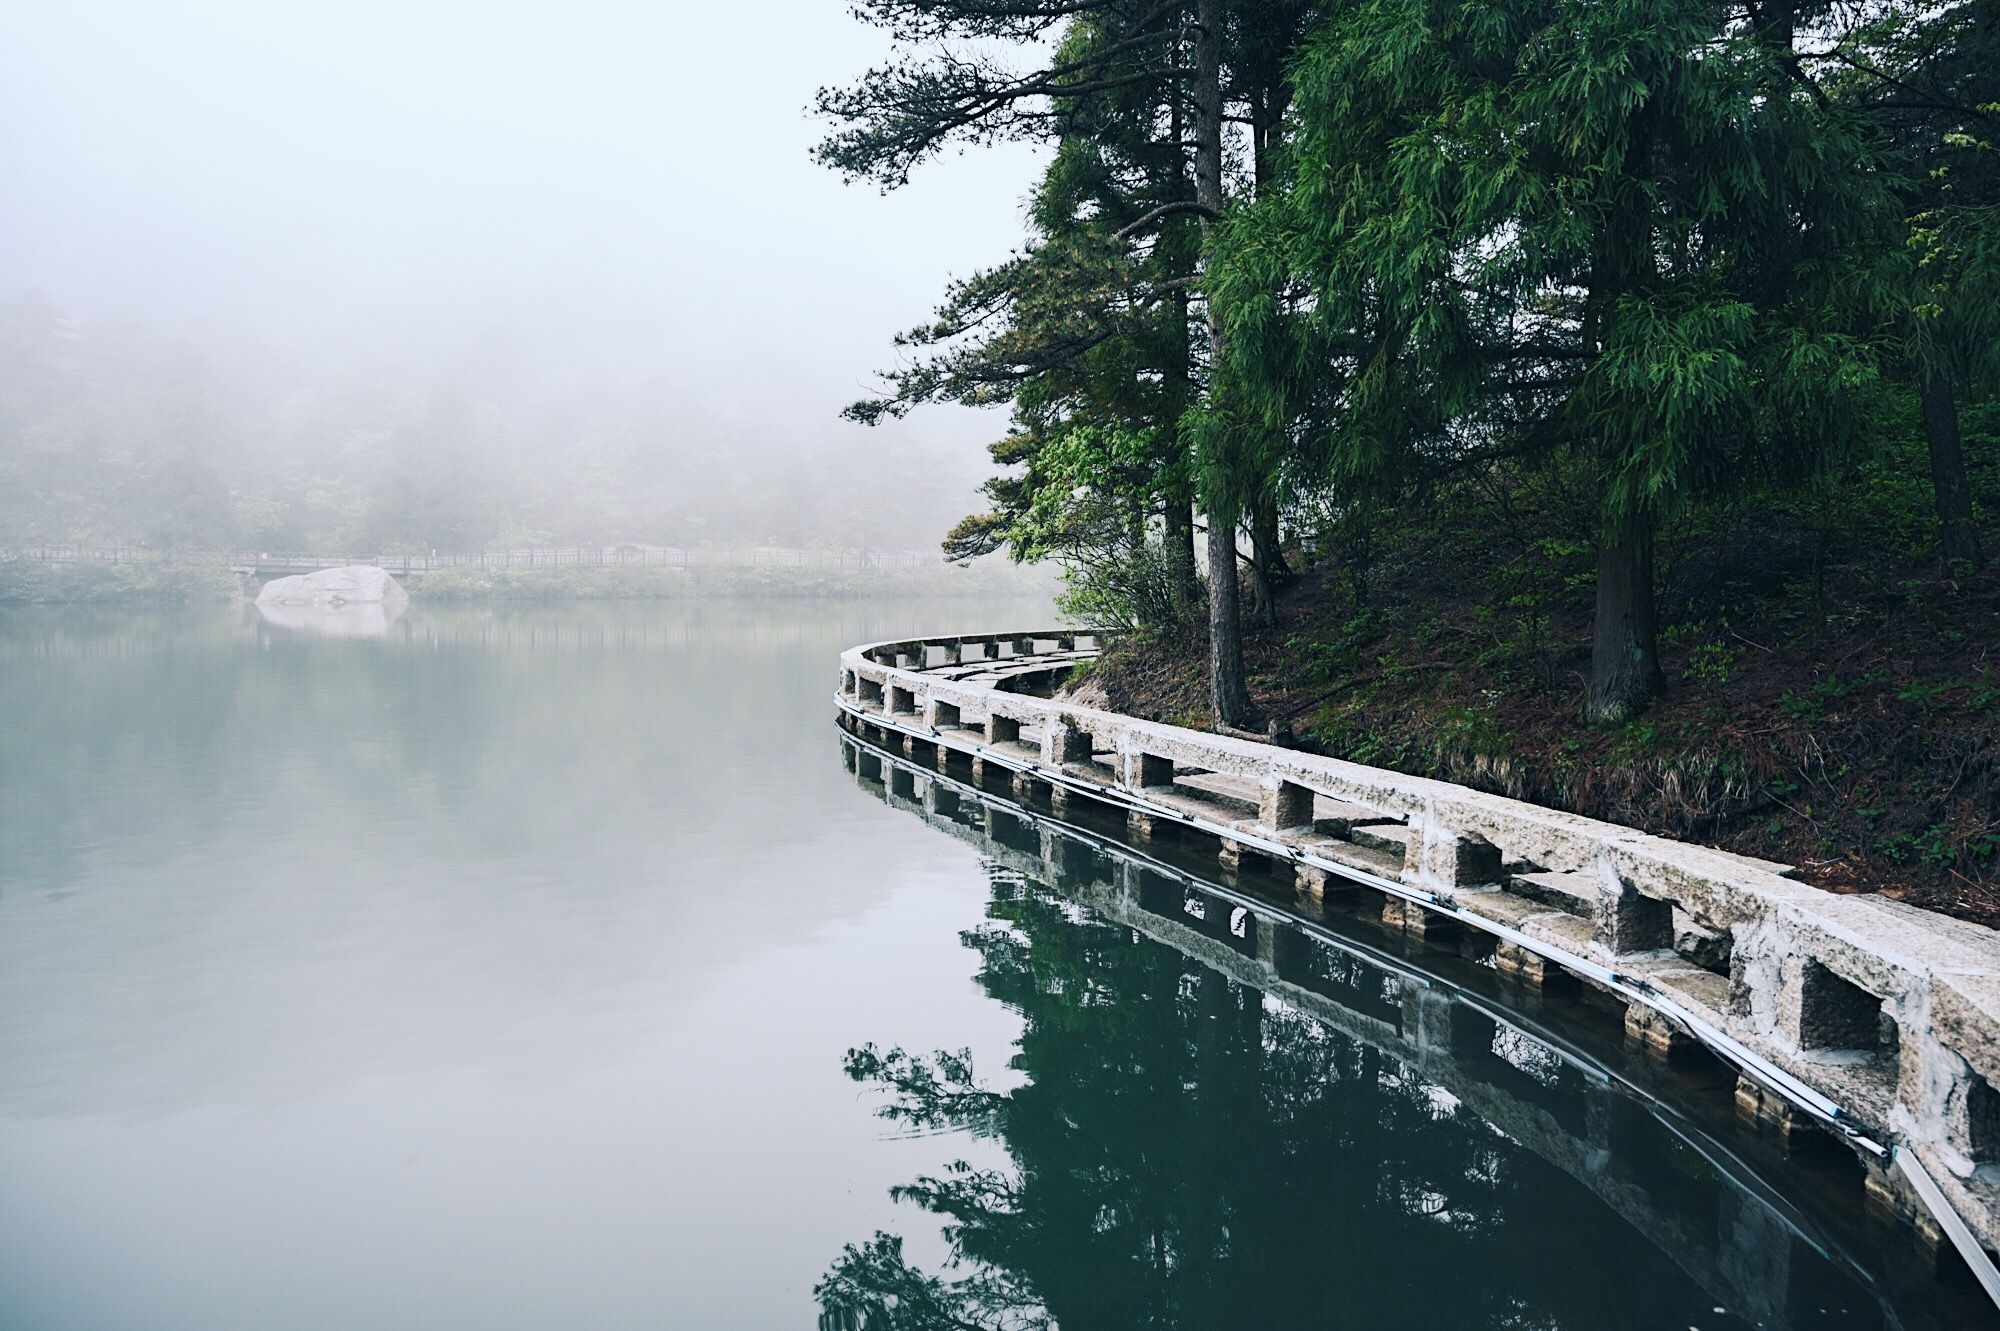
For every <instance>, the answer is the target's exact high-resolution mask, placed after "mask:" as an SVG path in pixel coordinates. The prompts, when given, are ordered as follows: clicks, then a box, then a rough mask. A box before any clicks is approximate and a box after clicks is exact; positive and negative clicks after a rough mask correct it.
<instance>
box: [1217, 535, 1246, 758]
mask: <svg viewBox="0 0 2000 1331" xmlns="http://www.w3.org/2000/svg"><path fill="white" fill-rule="evenodd" d="M1239 599H1240V594H1239V591H1238V584H1237V581H1236V524H1235V523H1233V522H1229V521H1227V520H1224V519H1220V518H1217V517H1216V515H1215V514H1213V513H1210V514H1209V515H1208V701H1209V707H1210V709H1211V710H1212V711H1214V713H1215V721H1216V724H1217V725H1222V726H1232V727H1235V728H1238V729H1242V728H1244V727H1247V726H1248V725H1249V721H1250V690H1249V687H1248V686H1247V685H1246V684H1245V683H1244V680H1243V635H1242V631H1241V629H1240V627H1239V618H1238V611H1237V601H1238V600H1239Z"/></svg>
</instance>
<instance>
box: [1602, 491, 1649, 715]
mask: <svg viewBox="0 0 2000 1331" xmlns="http://www.w3.org/2000/svg"><path fill="white" fill-rule="evenodd" d="M1655 629H1656V624H1655V620H1654V613H1653V530H1652V525H1651V524H1650V522H1648V521H1647V520H1646V519H1643V518H1633V519H1630V520H1628V521H1627V522H1625V523H1624V524H1622V525H1621V526H1620V528H1619V530H1618V532H1617V534H1616V535H1614V536H1611V537H1608V538H1605V539H1603V540H1601V541H1600V542H1599V543H1598V547H1597V620H1596V624H1595V626H1594V627H1593V630H1592V642H1591V651H1590V702H1589V706H1588V709H1587V711H1588V715H1589V719H1590V720H1592V721H1611V722H1619V721H1629V720H1630V719H1632V718H1633V717H1635V716H1637V715H1638V714H1639V713H1640V712H1643V711H1644V710H1646V706H1647V704H1649V703H1651V702H1652V701H1653V699H1654V698H1655V697H1657V696H1658V695H1659V693H1660V690H1661V689H1662V688H1664V687H1665V683H1666V681H1665V680H1664V679H1663V678H1662V677H1661V675H1660V650H1659V642H1658V639H1657V634H1656V632H1655Z"/></svg>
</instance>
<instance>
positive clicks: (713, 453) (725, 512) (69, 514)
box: [0, 294, 980, 553]
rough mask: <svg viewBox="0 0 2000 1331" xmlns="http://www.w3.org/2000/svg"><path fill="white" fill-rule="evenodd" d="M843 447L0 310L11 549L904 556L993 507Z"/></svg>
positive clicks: (600, 402) (973, 475) (966, 472)
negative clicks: (860, 551) (763, 549)
mask: <svg viewBox="0 0 2000 1331" xmlns="http://www.w3.org/2000/svg"><path fill="white" fill-rule="evenodd" d="M848 428H850V429H851V427H848ZM841 432H842V427H839V426H837V425H832V426H829V427H828V428H827V429H826V430H825V431H824V433H823V434H822V436H821V437H820V438H817V439H810V440H798V439H787V438H772V437H770V433H769V431H768V430H761V431H760V430H759V429H757V428H755V427H753V426H751V425H749V424H747V423H745V420H743V419H735V418H732V417H731V416H730V415H729V414H728V411H727V408H726V405H725V406H723V407H717V406H714V405H708V406H704V405H702V404H698V403H689V402H684V401H681V400H679V397H678V396H677V395H668V394H667V390H665V389H660V390H657V391H652V390H645V389H630V388H626V389H623V390H620V391H610V390H605V391H599V390H598V389H596V388H593V387H591V386H589V385H579V384H575V383H570V382H566V381H563V377H562V376H561V375H559V374H552V375H551V376H548V381H546V382H545V381H543V380H542V379H541V378H539V377H538V376H536V375H535V374H533V373H521V372H518V371H508V370H505V369H503V368H498V367H495V366H483V367H482V366H476V365H462V366H458V367H456V368H454V369H453V370H452V371H451V372H448V373H439V372H432V371H430V370H428V369H424V368H421V367H416V366H412V365H410V364H407V363H398V362H397V361H396V359H395V357H394V356H393V355H390V354H387V353H383V354H381V355H378V356H377V357H376V358H375V359H374V360H369V359H367V358H363V357H360V356H359V355H357V356H355V357H354V358H353V359H352V361H351V362H340V363H332V362H330V361H329V360H327V359H325V358H317V357H306V356H296V357H293V358H292V359H290V360H285V359H282V358H280V357H278V356H276V355H275V354H269V355H264V356H261V357H257V356H241V357H238V356H226V355H222V354H220V353H217V352H213V351H203V350H198V349H196V348H194V347H192V346H190V345H188V344H186V343H184V342H181V341H178V340H175V339H173V338H170V337H167V336H164V335H162V334H159V333H157V332H154V331H151V330H148V329H145V328H140V327H135V326H132V325H128V324H121V323H115V322H104V321H99V320H93V319H86V318H81V317H77V316H74V315H71V314H68V313H66V312H64V311H63V310H62V309H61V308H59V307H58V306H57V305H56V304H55V303H54V302H53V301H52V300H50V299H48V298H47V297H44V296H41V295H35V294H31V295H29V296H26V297H23V298H20V299H18V300H15V301H13V302H12V303H8V304H5V305H0V546H10V545H22V544H33V543H39V542H83V543H89V544H140V543H143V544H146V545H150V546H153V547H155V548H163V549H252V550H302V551H341V550H366V551H374V552H384V553H394V552H405V551H428V550H432V549H437V550H450V551H477V550H481V549H485V548H489V547H491V548H521V547H528V546H544V547H546V546H576V545H613V544H618V543H621V542H635V543H644V544H651V545H670V546H679V547H686V548H737V549H741V548H747V547H751V546H796V547H813V548H816V547H829V548H831V547H838V548H849V549H853V548H862V547H867V548H874V549H895V550H906V549H920V548H926V547H935V545H936V542H937V539H938V534H939V532H940V531H941V530H943V529H944V528H945V527H947V526H949V525H950V523H951V522H952V521H953V520H954V519H955V518H956V517H957V516H959V515H960V514H962V513H963V512H964V511H965V508H966V506H967V505H968V503H970V502H971V501H972V499H973V497H974V496H975V495H976V493H977V487H978V481H979V474H980V464H979V461H978V459H977V457H976V456H969V455H968V453H967V452H966V451H965V450H953V449H949V448H944V447H939V446H936V445H933V444H931V443H928V442H926V441H923V440H920V439H918V438H917V437H915V436H914V435H902V436H895V437H889V438H882V439H872V438H866V437H864V438H862V439H860V440H858V441H851V442H850V444H849V446H847V447H844V448H843V447H841V446H840V445H839V444H838V443H837V442H836V441H835V438H834V436H837V435H838V434H839V433H841ZM853 442H860V443H864V444H866V445H867V447H866V449H865V450H857V449H856V448H854V447H853V446H852V443H853Z"/></svg>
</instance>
